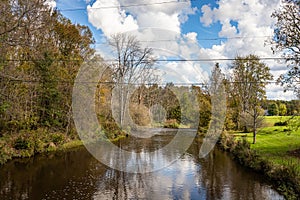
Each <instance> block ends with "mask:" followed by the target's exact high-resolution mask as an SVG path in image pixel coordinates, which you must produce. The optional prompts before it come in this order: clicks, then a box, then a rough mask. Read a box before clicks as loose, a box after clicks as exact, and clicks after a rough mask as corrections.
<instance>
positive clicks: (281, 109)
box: [278, 103, 287, 116]
mask: <svg viewBox="0 0 300 200" xmlns="http://www.w3.org/2000/svg"><path fill="white" fill-rule="evenodd" d="M278 112H279V115H280V116H285V115H286V113H287V109H286V105H285V104H284V103H281V104H279V108H278Z"/></svg>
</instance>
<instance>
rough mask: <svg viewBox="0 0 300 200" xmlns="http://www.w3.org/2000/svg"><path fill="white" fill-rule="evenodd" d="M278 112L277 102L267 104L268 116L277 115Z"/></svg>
mask: <svg viewBox="0 0 300 200" xmlns="http://www.w3.org/2000/svg"><path fill="white" fill-rule="evenodd" d="M278 113H279V110H278V105H277V103H272V104H270V105H269V106H268V114H269V115H270V116H277V115H278Z"/></svg>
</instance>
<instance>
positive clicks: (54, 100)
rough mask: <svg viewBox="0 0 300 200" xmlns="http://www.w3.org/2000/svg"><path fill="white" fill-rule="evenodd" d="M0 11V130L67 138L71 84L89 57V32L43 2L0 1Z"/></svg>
mask: <svg viewBox="0 0 300 200" xmlns="http://www.w3.org/2000/svg"><path fill="white" fill-rule="evenodd" d="M0 10H1V12H0V16H1V17H0V18H1V19H0V22H1V23H0V46H1V48H0V60H1V61H0V80H1V81H0V88H1V90H0V108H1V112H0V115H1V120H0V121H1V123H0V124H2V125H3V126H2V127H0V128H2V129H5V130H10V131H12V132H13V131H16V130H18V129H29V130H31V129H37V128H38V127H47V128H49V129H54V130H55V131H57V130H59V131H62V132H67V133H69V132H70V130H71V128H72V110H71V100H72V98H71V96H72V86H73V81H74V79H75V77H76V74H77V71H78V69H79V68H80V66H81V64H82V62H83V61H84V59H86V58H88V57H89V56H90V55H92V54H93V52H94V50H92V49H91V47H90V45H91V44H92V43H93V39H92V34H91V31H90V30H89V29H88V28H87V27H86V26H81V25H75V24H72V23H71V21H70V20H68V19H66V18H65V17H63V16H62V15H61V14H60V13H59V12H58V11H55V10H53V9H52V8H50V7H48V5H47V4H46V0H30V1H29V0H24V1H8V0H7V1H2V2H1V7H0ZM73 128H74V127H73Z"/></svg>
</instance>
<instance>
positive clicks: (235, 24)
mask: <svg viewBox="0 0 300 200" xmlns="http://www.w3.org/2000/svg"><path fill="white" fill-rule="evenodd" d="M140 4H149V5H143V6H128V5H140ZM279 5H280V0H222V1H212V0H192V1H185V2H183V1H179V2H176V1H174V0H148V1H143V0H93V1H88V3H87V1H86V0H57V1H56V7H57V8H58V9H59V10H61V13H62V14H63V15H64V16H66V17H67V18H69V19H71V21H72V22H74V23H79V24H84V25H87V26H89V28H90V29H91V30H92V32H93V35H94V38H95V40H96V43H103V42H104V41H106V40H107V38H109V37H110V36H111V34H114V33H116V32H127V31H129V32H130V33H135V34H137V37H138V39H140V40H141V41H158V40H161V39H163V40H170V41H169V42H168V43H162V42H160V43H158V42H156V43H155V44H154V43H153V42H152V43H148V44H145V45H153V46H151V47H152V48H154V49H165V52H164V53H161V52H160V55H159V56H160V57H163V56H166V55H165V54H166V52H169V53H170V52H171V51H172V52H171V54H172V55H179V56H180V57H184V58H187V59H189V58H190V59H207V58H210V59H227V58H234V57H235V56H236V55H248V54H256V55H258V56H260V57H262V58H263V57H278V56H279V55H273V53H272V51H271V47H270V46H269V45H266V41H267V40H268V39H269V38H270V37H272V34H273V29H272V26H273V25H274V23H275V21H274V19H272V18H271V17H270V16H271V13H272V12H273V11H274V9H276V8H278V6H279ZM103 7H106V9H103ZM107 7H112V8H110V9H107ZM78 8H81V9H78ZM178 37H180V39H179V40H177V39H176V41H175V39H174V38H178ZM173 39H174V40H173ZM95 48H96V49H97V51H98V52H100V54H101V55H102V56H103V57H104V58H105V57H106V56H109V51H108V50H107V49H106V47H105V45H103V44H97V45H96V46H95ZM169 56H170V55H169ZM214 63H215V62H211V63H199V62H198V63H192V62H189V63H174V62H168V63H164V64H163V66H161V68H162V69H163V70H164V71H165V72H166V73H165V74H168V75H169V77H168V79H172V76H171V74H173V75H174V76H180V77H177V78H178V79H177V81H181V82H203V81H205V79H207V78H208V76H209V69H208V68H207V66H210V67H211V66H213V65H214ZM265 63H266V64H268V66H269V67H270V68H271V73H272V74H273V75H274V77H275V78H276V77H278V76H279V75H280V74H282V73H284V72H285V71H286V66H284V65H282V64H279V63H277V62H275V61H272V60H271V61H270V60H266V61H265ZM229 64H230V62H229V61H228V62H225V61H220V66H221V67H222V68H223V69H224V72H225V73H227V72H228V71H229V70H228V65H229ZM174 82H175V79H174ZM282 94H283V89H282V88H281V87H280V86H278V85H276V84H270V85H268V87H267V96H268V98H269V99H294V98H295V97H294V95H293V93H292V92H287V93H284V94H283V95H282Z"/></svg>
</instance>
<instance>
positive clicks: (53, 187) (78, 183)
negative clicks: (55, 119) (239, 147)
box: [0, 134, 283, 200]
mask: <svg viewBox="0 0 300 200" xmlns="http://www.w3.org/2000/svg"><path fill="white" fill-rule="evenodd" d="M172 138H173V136H172V134H168V135H155V136H153V137H151V138H146V139H137V138H132V137H129V138H126V139H122V140H121V141H119V142H118V143H119V145H121V146H122V148H124V149H126V150H127V151H137V149H138V150H139V151H151V149H157V147H160V146H161V145H164V144H165V143H166V142H168V141H170V140H171V139H172ZM200 147H201V141H200V140H197V139H195V140H194V142H193V144H192V145H191V147H190V148H189V149H188V151H187V152H186V153H185V154H184V155H183V156H182V157H181V158H180V159H178V160H177V161H176V162H174V163H173V164H172V165H170V166H168V167H166V168H163V169H161V170H159V171H156V172H151V173H143V174H140V173H125V172H121V171H117V170H114V169H111V168H109V167H107V166H105V165H103V164H101V163H100V162H99V161H98V160H96V159H95V158H94V157H93V156H92V155H91V154H90V153H89V152H88V151H87V150H86V149H85V148H84V147H82V148H78V149H76V150H72V151H68V152H60V153H55V154H48V155H38V156H35V157H34V158H29V159H20V160H13V161H10V162H8V163H7V164H5V165H4V166H2V167H0V199H1V200H2V199H3V200H9V199H33V200H35V199H101V200H102V199H131V200H135V199H155V200H156V199H157V200H164V199H213V200H214V199H230V200H231V199H232V200H235V199H240V200H244V199H245V200H246V199H253V200H254V199H257V200H263V199H272V200H274V199H275V200H276V199H283V197H282V196H281V195H279V194H278V193H277V192H276V191H274V190H273V189H272V188H271V186H270V184H269V183H267V182H266V181H265V180H264V179H263V178H262V176H261V175H260V174H257V173H254V172H252V171H251V170H248V169H245V168H243V167H241V166H240V165H238V164H237V163H236V162H234V161H233V160H232V159H231V158H230V157H229V156H228V155H227V154H226V153H224V152H221V151H219V150H218V149H216V148H215V150H214V151H212V152H211V153H210V154H209V155H208V156H207V157H205V158H202V159H200V158H199V150H200ZM103 153H106V152H103ZM162 158H163V159H166V160H168V159H169V158H168V157H167V155H166V156H165V157H164V155H162Z"/></svg>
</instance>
